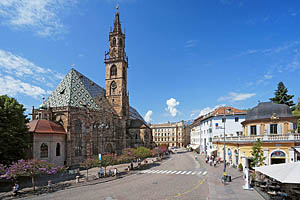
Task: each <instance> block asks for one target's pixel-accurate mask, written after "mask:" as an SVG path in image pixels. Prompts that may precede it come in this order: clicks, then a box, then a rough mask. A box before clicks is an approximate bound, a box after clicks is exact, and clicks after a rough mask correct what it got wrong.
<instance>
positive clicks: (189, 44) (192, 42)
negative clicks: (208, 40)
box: [184, 40, 198, 48]
mask: <svg viewBox="0 0 300 200" xmlns="http://www.w3.org/2000/svg"><path fill="white" fill-rule="evenodd" d="M197 43H198V40H188V41H186V42H185V43H184V48H192V47H195V46H196V45H197Z"/></svg>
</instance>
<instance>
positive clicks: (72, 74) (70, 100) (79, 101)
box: [45, 68, 105, 110]
mask: <svg viewBox="0 0 300 200" xmlns="http://www.w3.org/2000/svg"><path fill="white" fill-rule="evenodd" d="M104 95H105V90H104V89H103V88H102V87H100V86H99V85H97V84H96V83H94V82H93V81H92V80H90V79H88V78H87V77H86V76H84V75H82V74H81V73H79V72H78V71H76V70H75V69H73V68H72V69H71V70H70V71H69V73H68V74H67V75H66V76H65V77H64V79H63V80H62V81H61V82H60V83H59V85H58V86H57V87H56V89H55V90H54V91H53V92H52V94H51V95H50V96H49V98H48V99H47V100H46V102H45V103H46V105H47V106H49V107H61V106H72V107H87V108H90V109H95V110H99V108H100V106H99V105H97V104H96V102H95V98H96V97H101V96H104Z"/></svg>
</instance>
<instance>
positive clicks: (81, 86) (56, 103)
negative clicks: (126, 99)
mask: <svg viewBox="0 0 300 200" xmlns="http://www.w3.org/2000/svg"><path fill="white" fill-rule="evenodd" d="M104 96H105V89H103V88H102V87H101V86H99V85H97V84H96V83H95V82H93V81H92V80H90V79H89V78H87V77H86V76H84V75H83V74H81V73H79V72H78V71H76V70H75V69H74V68H72V69H71V70H70V71H69V72H68V74H67V75H66V76H65V77H64V78H63V80H62V81H61V82H60V83H59V84H58V86H57V87H56V88H55V90H54V91H53V92H52V93H51V95H50V96H49V97H48V99H47V100H46V102H45V104H46V105H47V106H48V107H63V106H71V107H87V108H90V109H95V110H99V109H100V105H98V104H97V103H96V102H97V101H96V100H95V99H96V98H97V97H104ZM129 118H130V119H139V120H141V121H142V122H144V123H145V124H147V123H146V122H145V120H144V119H143V117H142V116H141V115H140V114H139V113H138V112H137V110H136V109H134V108H133V107H131V106H130V108H129Z"/></svg>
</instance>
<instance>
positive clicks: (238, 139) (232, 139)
mask: <svg viewBox="0 0 300 200" xmlns="http://www.w3.org/2000/svg"><path fill="white" fill-rule="evenodd" d="M225 139H226V141H227V142H246V141H256V140H257V139H260V140H261V141H295V140H298V141H300V134H294V135H293V134H282V135H253V136H234V137H226V138H225ZM223 141H224V138H223V137H219V138H213V142H223Z"/></svg>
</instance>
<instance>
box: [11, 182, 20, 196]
mask: <svg viewBox="0 0 300 200" xmlns="http://www.w3.org/2000/svg"><path fill="white" fill-rule="evenodd" d="M12 193H13V196H17V195H18V194H19V184H18V183H17V182H15V184H14V186H13V189H12Z"/></svg>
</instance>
